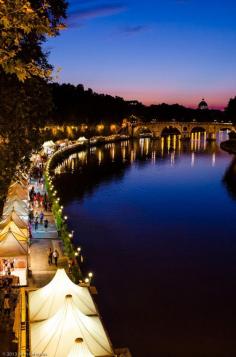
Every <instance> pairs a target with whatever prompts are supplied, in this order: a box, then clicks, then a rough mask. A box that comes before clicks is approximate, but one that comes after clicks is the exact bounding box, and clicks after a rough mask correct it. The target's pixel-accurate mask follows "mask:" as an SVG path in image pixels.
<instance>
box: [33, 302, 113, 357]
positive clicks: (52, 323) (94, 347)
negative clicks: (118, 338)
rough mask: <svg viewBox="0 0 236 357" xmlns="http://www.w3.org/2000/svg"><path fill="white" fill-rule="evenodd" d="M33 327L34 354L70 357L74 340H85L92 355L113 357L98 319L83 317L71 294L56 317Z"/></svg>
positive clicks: (36, 323)
mask: <svg viewBox="0 0 236 357" xmlns="http://www.w3.org/2000/svg"><path fill="white" fill-rule="evenodd" d="M30 327H31V334H30V335H31V353H32V355H46V356H48V357H53V356H57V357H67V356H68V354H69V353H70V352H71V349H72V348H73V347H74V341H75V339H76V338H82V339H83V341H84V343H85V345H86V346H87V348H88V350H89V352H90V353H91V354H92V355H94V356H97V357H98V356H103V357H104V356H114V354H113V351H112V348H111V346H110V343H109V340H108V338H107V335H106V333H105V331H104V328H103V326H102V323H101V321H100V319H99V317H97V316H85V315H83V314H82V313H81V312H80V311H79V309H78V308H77V306H76V305H75V303H74V302H73V298H72V296H71V295H67V296H66V298H65V299H64V304H63V306H62V307H61V309H60V310H59V311H58V312H57V313H56V314H55V315H54V316H52V317H51V318H50V319H48V320H45V321H40V322H33V323H31V324H30Z"/></svg>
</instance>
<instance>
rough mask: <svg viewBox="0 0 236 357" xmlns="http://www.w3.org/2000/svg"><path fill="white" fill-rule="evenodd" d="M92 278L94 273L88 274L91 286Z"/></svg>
mask: <svg viewBox="0 0 236 357" xmlns="http://www.w3.org/2000/svg"><path fill="white" fill-rule="evenodd" d="M92 277H93V273H92V272H89V273H88V279H89V285H90V284H91V280H92Z"/></svg>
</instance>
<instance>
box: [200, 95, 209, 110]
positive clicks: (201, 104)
mask: <svg viewBox="0 0 236 357" xmlns="http://www.w3.org/2000/svg"><path fill="white" fill-rule="evenodd" d="M198 109H200V110H207V109H208V104H207V102H206V101H205V99H204V98H203V99H202V100H201V102H200V103H199V104H198Z"/></svg>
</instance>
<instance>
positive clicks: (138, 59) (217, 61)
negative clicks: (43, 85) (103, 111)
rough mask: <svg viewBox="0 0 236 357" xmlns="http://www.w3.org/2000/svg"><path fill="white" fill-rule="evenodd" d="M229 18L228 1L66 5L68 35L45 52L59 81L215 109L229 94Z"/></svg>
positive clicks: (233, 65) (234, 10) (233, 25)
mask: <svg viewBox="0 0 236 357" xmlns="http://www.w3.org/2000/svg"><path fill="white" fill-rule="evenodd" d="M235 19H236V1H235V0H234V1H233V0H224V1H223V0H222V1H220V0H205V1H202V0H146V1H141V0H126V1H122V0H121V1H113V0H104V1H103V0H70V6H69V17H68V19H67V24H68V29H67V30H65V31H63V32H62V33H61V35H60V36H59V37H57V38H55V39H51V40H49V41H48V42H47V44H46V48H47V49H48V50H50V51H51V55H50V61H51V63H52V64H54V65H55V67H56V68H58V67H61V68H62V70H61V72H60V74H59V81H60V82H70V83H73V84H79V83H82V84H84V86H85V87H86V88H87V87H90V88H92V89H93V90H94V91H97V92H99V93H108V94H112V95H118V96H122V97H124V98H126V99H138V100H140V101H142V102H144V103H146V104H151V103H155V104H156V103H161V102H166V103H176V102H178V103H179V104H183V105H187V106H193V107H194V106H196V105H197V103H198V102H199V101H200V100H201V98H203V97H204V98H205V99H206V100H207V102H208V104H209V106H210V107H215V108H216V107H217V108H218V107H219V108H223V107H224V106H225V105H226V104H227V102H228V100H229V98H230V97H233V96H235V95H236V46H235V44H236V20H235Z"/></svg>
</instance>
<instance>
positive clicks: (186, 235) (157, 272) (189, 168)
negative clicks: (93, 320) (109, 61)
mask: <svg viewBox="0 0 236 357" xmlns="http://www.w3.org/2000/svg"><path fill="white" fill-rule="evenodd" d="M224 135H226V134H223V133H220V137H219V138H218V142H211V143H207V142H206V140H205V137H204V134H200V133H196V134H193V135H192V140H191V142H188V143H185V142H181V141H180V140H179V139H178V137H176V136H171V137H168V138H163V139H162V140H156V141H151V140H150V139H147V138H146V139H140V140H137V141H126V142H121V143H117V144H107V145H104V146H100V147H93V148H90V149H89V150H88V151H84V152H79V153H76V154H73V155H71V156H70V157H68V159H67V160H65V161H64V162H63V163H62V164H61V165H60V166H58V168H57V169H56V173H57V174H56V180H55V182H56V187H57V190H58V192H59V196H60V197H61V201H62V204H63V205H64V207H65V213H66V214H67V215H68V218H69V219H68V221H69V226H70V229H72V230H74V231H75V241H76V244H77V245H78V246H81V247H82V252H83V256H84V263H83V269H84V271H85V272H88V271H89V270H91V271H92V272H93V273H94V284H95V285H96V287H97V290H98V296H97V298H96V299H97V300H98V306H99V310H100V312H101V315H102V317H103V319H104V322H105V326H106V328H107V330H108V331H109V334H110V337H111V340H112V342H113V344H114V345H115V346H119V347H124V346H127V347H129V348H130V351H131V352H132V354H133V356H134V357H164V356H165V357H167V356H168V357H177V356H178V357H185V356H186V357H187V356H188V357H194V356H196V357H200V356H207V357H208V356H212V357H216V356H217V357H219V356H222V357H230V356H236V339H235V336H236V323H235V316H236V314H235V312H236V311H235V310H236V300H235V297H236V283H235V282H236V239H235V238H236V237H235V224H236V221H235V217H236V192H235V191H236V179H235V177H236V163H235V159H234V157H233V156H231V155H229V154H227V153H225V152H223V151H222V150H221V149H220V148H219V140H222V139H224V138H225V137H224Z"/></svg>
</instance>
